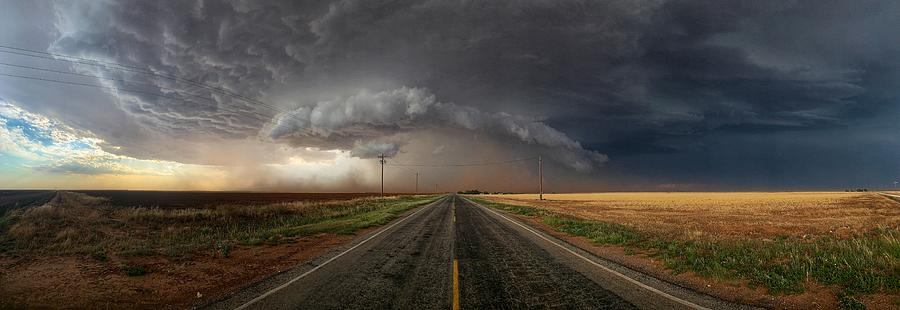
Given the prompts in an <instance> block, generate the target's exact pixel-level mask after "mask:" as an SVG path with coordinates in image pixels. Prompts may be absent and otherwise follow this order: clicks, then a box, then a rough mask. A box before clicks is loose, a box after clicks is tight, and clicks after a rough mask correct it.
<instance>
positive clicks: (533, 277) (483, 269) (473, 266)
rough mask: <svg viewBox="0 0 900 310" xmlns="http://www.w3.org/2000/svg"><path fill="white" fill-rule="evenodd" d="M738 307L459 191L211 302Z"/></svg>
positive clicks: (234, 305)
mask: <svg viewBox="0 0 900 310" xmlns="http://www.w3.org/2000/svg"><path fill="white" fill-rule="evenodd" d="M266 282H267V283H266ZM735 307H739V306H735V305H729V304H726V303H723V302H721V301H718V300H715V299H713V298H711V297H709V296H705V295H699V294H696V293H693V292H690V291H687V290H684V289H682V288H679V287H674V286H672V285H669V284H666V283H662V282H660V281H658V280H656V279H653V278H649V277H647V276H644V275H641V274H639V273H637V272H634V271H632V270H628V269H626V268H623V267H621V266H617V265H614V264H612V263H609V262H606V261H603V260H601V259H599V258H596V257H594V256H593V255H591V254H588V253H587V252H585V251H582V250H580V249H578V248H575V247H573V246H571V245H569V244H567V243H565V242H563V241H560V240H558V239H556V238H553V237H551V236H549V235H546V234H544V233H541V232H538V231H536V230H534V229H533V228H530V227H528V226H527V225H524V224H523V223H521V222H518V221H517V220H515V219H513V218H511V217H510V216H509V215H504V214H501V213H499V212H497V211H494V210H490V209H487V208H485V207H482V206H480V205H477V204H475V203H473V202H471V201H469V200H467V199H466V198H463V197H460V196H457V195H450V196H447V197H444V198H442V199H440V200H439V201H437V202H435V203H432V204H430V205H427V206H423V207H420V208H418V209H416V210H415V211H412V212H411V214H409V215H408V216H406V217H404V218H402V219H399V220H396V221H395V222H393V223H392V224H390V225H388V226H387V227H386V228H383V229H381V230H379V231H378V232H375V233H372V234H370V235H368V236H364V237H362V238H360V240H357V241H355V242H354V243H352V244H350V245H348V246H346V247H344V248H342V249H339V250H335V251H333V252H332V253H330V254H326V255H324V256H323V257H321V258H319V259H318V260H317V261H314V262H312V263H309V264H306V265H304V266H300V267H298V268H296V269H295V270H292V271H291V272H287V273H285V274H282V275H279V276H276V277H274V278H272V279H270V280H268V281H264V282H263V283H259V284H257V285H255V286H252V287H250V288H248V289H245V290H244V291H242V292H239V293H237V294H235V295H233V296H231V297H230V298H228V299H226V300H223V301H221V302H219V303H217V304H214V305H211V307H210V308H220V309H359V308H365V309H387V308H392V309H458V308H462V309H483V308H502V309H508V308H567V309H570V308H574V309H704V308H735Z"/></svg>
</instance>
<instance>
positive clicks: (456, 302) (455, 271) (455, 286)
mask: <svg viewBox="0 0 900 310" xmlns="http://www.w3.org/2000/svg"><path fill="white" fill-rule="evenodd" d="M458 266H459V263H457V262H456V259H454V260H453V310H459V267H458Z"/></svg>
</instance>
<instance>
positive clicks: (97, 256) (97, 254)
mask: <svg viewBox="0 0 900 310" xmlns="http://www.w3.org/2000/svg"><path fill="white" fill-rule="evenodd" d="M91 258H93V259H94V260H96V261H100V262H105V261H106V260H107V259H108V257H106V251H104V250H102V249H100V250H96V251H94V252H91Z"/></svg>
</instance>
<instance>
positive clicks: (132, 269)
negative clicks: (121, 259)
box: [122, 265, 147, 277]
mask: <svg viewBox="0 0 900 310" xmlns="http://www.w3.org/2000/svg"><path fill="white" fill-rule="evenodd" d="M122 271H124V272H125V275H127V276H129V277H137V276H142V275H145V274H147V268H146V267H144V266H141V265H125V266H122Z"/></svg>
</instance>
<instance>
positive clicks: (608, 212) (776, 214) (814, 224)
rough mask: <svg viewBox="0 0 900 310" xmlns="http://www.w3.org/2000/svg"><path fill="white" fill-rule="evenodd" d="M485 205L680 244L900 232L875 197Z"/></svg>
mask: <svg viewBox="0 0 900 310" xmlns="http://www.w3.org/2000/svg"><path fill="white" fill-rule="evenodd" d="M490 199H492V200H494V201H498V202H505V203H510V204H518V205H527V206H536V207H540V208H544V209H548V210H552V211H558V212H561V213H564V214H570V215H574V216H578V217H581V218H585V219H593V220H604V221H612V222H616V223H620V224H625V225H629V226H632V227H635V228H638V229H640V230H644V231H652V232H657V233H673V234H679V235H683V236H685V237H708V236H714V237H729V236H737V237H741V238H746V237H754V238H777V237H785V236H791V237H804V236H805V237H810V236H822V235H832V236H837V237H843V238H849V237H852V236H857V235H860V234H863V233H866V232H868V231H871V230H872V229H874V228H875V227H878V226H883V227H893V228H897V227H898V226H900V206H898V203H897V202H895V201H891V200H890V199H887V198H886V197H883V196H881V195H878V194H876V193H857V192H693V193H689V192H685V193H658V192H643V193H640V192H631V193H591V194H546V195H544V199H545V200H544V201H539V200H538V199H537V195H529V194H522V195H496V196H490Z"/></svg>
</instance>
